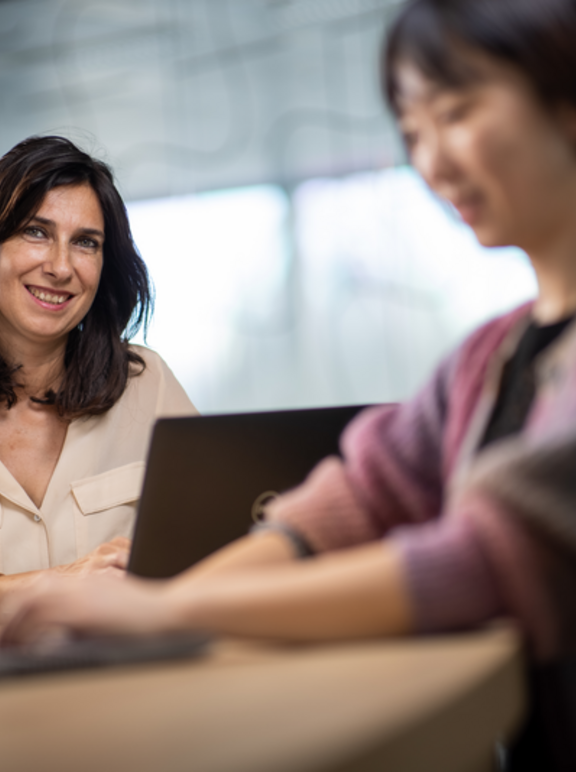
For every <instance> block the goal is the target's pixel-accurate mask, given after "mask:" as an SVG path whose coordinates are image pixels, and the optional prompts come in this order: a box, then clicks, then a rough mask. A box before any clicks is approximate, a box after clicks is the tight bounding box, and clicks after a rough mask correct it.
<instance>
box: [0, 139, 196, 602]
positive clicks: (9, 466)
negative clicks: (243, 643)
mask: <svg viewBox="0 0 576 772" xmlns="http://www.w3.org/2000/svg"><path fill="white" fill-rule="evenodd" d="M150 306H151V300H150V289H149V285H148V275H147V271H146V267H145V265H144V263H143V262H142V260H141V258H140V256H139V255H138V253H137V252H136V249H135V247H134V245H133V243H132V237H131V234H130V228H129V224H128V219H127V216H126V212H125V209H124V204H123V202H122V200H121V198H120V196H119V194H118V192H117V190H116V188H115V187H114V183H113V179H112V175H111V172H110V170H109V169H108V168H107V167H106V166H105V165H104V164H102V163H101V162H99V161H96V160H95V159H93V158H91V157H90V156H89V155H87V154H86V153H83V152H82V151H80V150H79V149H78V148H76V147H75V146H74V145H73V144H72V143H71V142H69V141H68V140H65V139H63V138H60V137H33V138H31V139H28V140H25V141H24V142H22V143H20V144H19V145H17V146H16V147H15V148H13V149H12V150H11V151H10V152H9V153H7V154H6V155H5V156H4V157H3V158H2V159H0V504H1V506H0V571H2V572H3V574H2V575H0V595H1V594H3V593H5V592H8V591H9V590H10V589H13V588H14V587H16V586H19V585H22V584H26V583H28V582H29V581H30V580H31V579H34V578H35V577H36V576H37V574H38V571H42V570H44V571H57V572H66V573H83V574H86V573H92V572H94V571H103V570H104V571H109V572H110V571H112V572H118V571H121V570H122V569H123V568H124V567H125V563H126V556H127V547H128V542H127V540H126V539H125V537H127V536H129V535H130V532H131V526H132V522H133V518H134V514H135V508H136V503H137V500H138V497H139V494H140V484H141V478H142V471H143V464H144V457H145V453H146V447H147V441H148V437H149V433H150V431H151V428H152V424H153V422H154V420H155V419H156V417H157V416H159V415H170V414H190V413H193V412H195V411H194V407H193V406H192V404H191V403H190V401H189V399H188V398H187V396H186V395H185V393H184V391H183V389H182V388H181V387H180V385H179V384H178V383H177V381H176V379H175V378H174V376H173V375H172V373H171V372H170V371H169V369H168V368H167V367H166V365H165V364H164V363H163V362H162V360H161V359H160V358H159V357H158V356H157V355H155V354H154V353H153V352H151V351H149V350H147V349H145V348H143V347H137V346H130V345H129V344H128V342H127V340H128V337H129V336H130V335H131V334H133V333H134V332H135V331H136V330H137V329H138V328H139V327H140V326H141V324H142V323H145V322H146V321H147V319H148V317H149V313H150Z"/></svg>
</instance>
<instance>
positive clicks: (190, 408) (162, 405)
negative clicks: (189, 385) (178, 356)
mask: <svg viewBox="0 0 576 772" xmlns="http://www.w3.org/2000/svg"><path fill="white" fill-rule="evenodd" d="M134 348H136V349H137V350H138V353H139V354H140V356H141V357H142V358H143V359H144V361H145V362H146V367H147V368H149V369H150V371H151V372H153V373H154V375H155V380H156V382H157V400H156V410H155V416H156V418H169V417H170V416H186V415H198V410H196V408H195V406H194V404H193V403H192V401H191V400H190V397H189V396H188V395H187V394H186V392H185V391H184V388H183V386H182V385H181V383H180V382H179V381H178V379H177V378H176V376H175V375H174V373H173V372H172V370H171V369H170V368H169V367H168V365H167V364H166V362H165V361H164V360H163V359H162V357H161V356H160V355H159V354H157V353H156V352H155V351H152V350H151V349H148V348H145V347H144V346H135V347H134Z"/></svg>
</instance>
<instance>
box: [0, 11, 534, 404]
mask: <svg viewBox="0 0 576 772" xmlns="http://www.w3.org/2000/svg"><path fill="white" fill-rule="evenodd" d="M399 5H400V3H399V2H397V0H110V2H106V0H94V1H93V2H90V1H89V0H0V152H2V153H4V152H6V151H7V150H8V149H9V148H10V147H12V146H13V145H14V144H16V143H17V142H18V141H20V140H21V139H23V138H24V137H27V136H29V135H31V134H36V133H43V134H46V133H56V134H62V135H65V136H67V137H69V138H71V139H72V140H73V141H75V142H77V143H78V144H80V145H81V146H82V147H83V148H84V149H86V150H87V151H88V152H91V153H94V154H96V155H98V156H99V157H100V158H102V159H103V160H105V161H107V162H108V163H110V164H111V165H112V166H113V168H114V171H115V173H116V177H117V181H118V186H119V189H120V191H121V193H122V195H123V196H124V199H125V200H126V202H127V204H128V210H129V215H130V219H131V223H132V227H133V233H134V238H135V241H136V244H137V246H138V249H139V250H140V253H141V254H142V256H143V258H144V259H145V261H146V263H147V264H148V268H149V271H150V274H151V277H152V280H153V282H154V285H155V290H156V313H155V317H154V320H153V322H152V324H151V326H150V329H149V333H148V339H147V342H148V345H149V346H151V347H152V348H154V349H156V350H157V351H159V352H160V354H161V355H162V356H163V357H164V358H165V359H166V361H167V362H168V364H169V365H170V366H171V367H172V369H173V370H174V372H175V373H176V375H177V376H178V378H179V379H180V380H181V382H182V383H183V385H184V386H185V388H186V389H187V391H188V393H189V394H190V396H191V398H192V399H193V401H194V402H195V403H196V405H197V406H198V408H199V409H200V410H201V411H202V412H230V411H244V410H263V409H270V408H283V407H297V406H298V407H300V406H312V405H334V404H344V403H364V402H385V401H396V400H401V399H405V398H407V397H409V396H410V395H411V394H412V393H413V392H414V391H415V390H416V389H417V388H418V387H419V386H420V385H421V384H422V382H423V381H424V379H425V378H426V377H427V376H428V375H429V373H430V370H431V369H432V368H433V366H434V365H435V363H436V362H437V361H438V360H439V359H440V357H441V356H442V355H443V354H444V353H445V352H447V351H448V350H449V349H450V348H451V347H453V346H454V345H455V344H456V343H457V342H458V341H459V340H460V339H461V338H462V337H463V336H464V335H465V334H466V333H467V332H468V331H470V329H471V328H473V327H474V326H476V325H478V324H479V323H480V322H482V321H484V320H486V319H488V318H490V317H491V316H494V315H496V314H498V313H500V312H502V311H504V310H506V309H508V308H511V307H513V306H514V305H517V304H518V303H520V302H521V301H523V300H524V299H527V298H529V297H532V296H533V295H534V293H535V281H534V278H533V275H532V272H531V269H530V267H529V265H528V263H527V260H526V258H525V256H524V255H523V254H522V253H520V252H519V251H517V250H511V249H508V250H492V251H486V250H483V249H481V248H480V247H479V246H478V245H477V243H476V242H475V239H474V236H473V234H472V233H471V232H470V231H469V229H468V228H467V227H466V226H464V225H463V224H462V223H461V222H459V220H458V218H457V216H456V215H455V214H454V213H453V212H452V211H451V210H449V208H448V207H446V206H445V205H443V204H442V203H441V202H440V201H438V200H437V199H436V198H435V197H434V196H432V194H431V193H430V192H429V191H428V190H427V189H426V187H425V186H424V185H423V184H422V182H421V181H420V180H419V178H418V177H417V175H415V174H414V172H413V171H412V170H411V169H410V168H409V166H407V165H406V162H405V158H404V154H403V151H402V148H401V145H400V143H399V141H398V137H397V135H396V133H395V129H394V126H393V121H392V120H391V117H390V115H389V114H388V112H387V111H386V109H385V108H384V106H383V105H382V100H381V97H380V90H379V83H378V72H377V61H378V49H379V45H380V40H381V38H382V35H383V33H384V30H385V29H386V25H387V24H388V23H389V21H390V19H391V18H392V17H393V15H394V14H395V13H397V11H398V7H399ZM139 342H141V339H139Z"/></svg>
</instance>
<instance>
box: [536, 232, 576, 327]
mask: <svg viewBox="0 0 576 772" xmlns="http://www.w3.org/2000/svg"><path fill="white" fill-rule="evenodd" d="M572 219H574V221H575V222H574V223H572ZM527 252H528V255H529V257H530V261H531V263H532V266H533V267H534V271H535V272H536V279H537V281H538V297H537V299H536V302H535V304H534V317H535V319H536V320H537V321H538V322H540V323H541V324H553V323H554V322H557V321H560V320H561V319H566V318H567V317H569V316H571V315H572V314H574V313H576V217H575V218H570V222H569V223H567V224H566V226H565V228H564V229H560V228H559V229H558V230H557V232H556V233H555V234H554V238H553V239H548V240H547V241H546V243H545V245H544V246H542V247H535V248H533V249H527Z"/></svg>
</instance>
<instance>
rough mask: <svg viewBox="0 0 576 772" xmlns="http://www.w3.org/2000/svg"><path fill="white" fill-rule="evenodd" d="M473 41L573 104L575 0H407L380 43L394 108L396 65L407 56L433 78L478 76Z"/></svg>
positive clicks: (543, 91)
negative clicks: (470, 56) (472, 62)
mask: <svg viewBox="0 0 576 772" xmlns="http://www.w3.org/2000/svg"><path fill="white" fill-rule="evenodd" d="M466 49H475V50H477V51H480V52H482V53H484V54H488V55H489V56H494V57H497V58H499V59H501V60H502V61H505V62H508V63H509V64H512V65H514V66H516V67H518V68H519V69H520V70H521V71H522V72H523V74H524V75H525V76H526V77H527V78H528V80H529V81H530V82H531V83H532V85H533V87H534V88H535V90H536V92H537V93H538V94H539V95H540V96H541V97H542V98H543V100H544V101H545V102H547V103H557V102H568V103H571V104H572V105H575V106H576V0H412V2H409V3H408V4H407V5H406V7H405V8H404V9H403V10H402V12H401V13H400V15H399V16H398V17H397V19H396V21H395V23H394V24H393V26H392V28H391V29H390V31H389V33H388V35H387V38H386V40H385V41H384V46H383V49H382V60H381V62H382V69H381V73H382V86H383V91H384V94H385V96H386V98H387V99H388V102H389V103H390V105H391V107H392V109H393V110H395V111H396V112H397V111H398V97H399V88H398V81H397V67H398V64H399V63H400V62H401V61H410V62H412V63H413V64H415V65H416V67H418V69H419V70H420V71H421V72H422V73H423V74H424V75H425V76H426V77H428V78H429V79H430V80H432V81H433V82H435V83H437V84H439V85H442V86H448V87H459V86H464V85H466V83H468V82H470V81H471V80H473V79H474V78H475V77H477V73H475V72H474V69H473V68H471V67H470V66H469V62H468V61H467V60H466V56H465V52H466Z"/></svg>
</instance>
